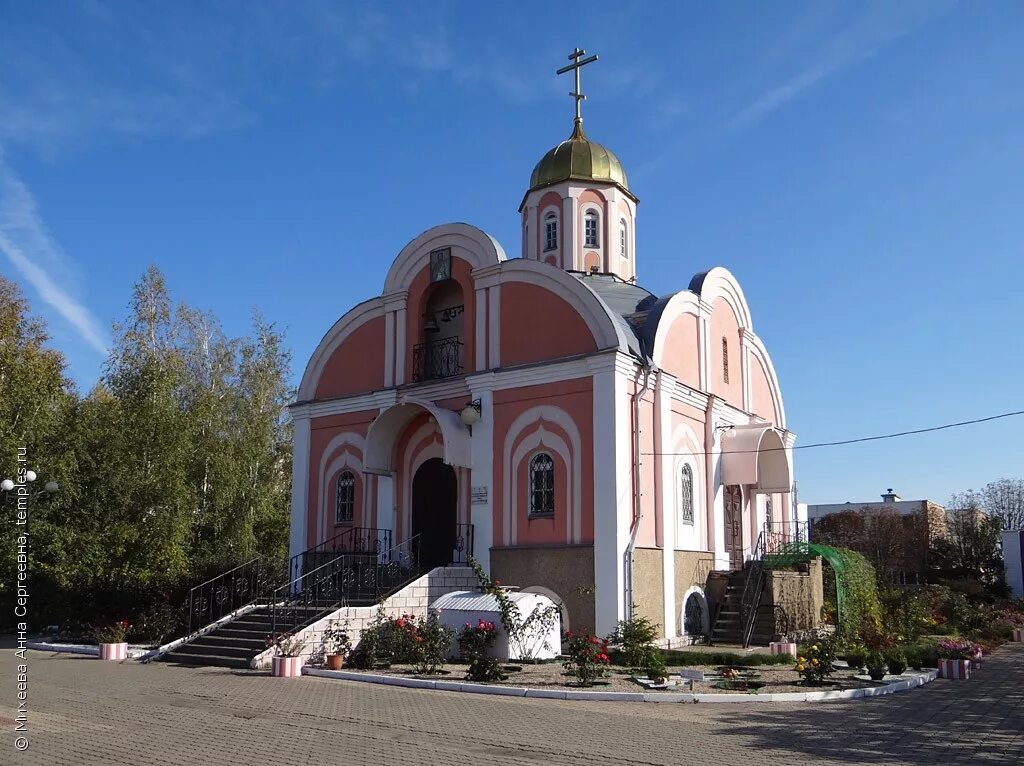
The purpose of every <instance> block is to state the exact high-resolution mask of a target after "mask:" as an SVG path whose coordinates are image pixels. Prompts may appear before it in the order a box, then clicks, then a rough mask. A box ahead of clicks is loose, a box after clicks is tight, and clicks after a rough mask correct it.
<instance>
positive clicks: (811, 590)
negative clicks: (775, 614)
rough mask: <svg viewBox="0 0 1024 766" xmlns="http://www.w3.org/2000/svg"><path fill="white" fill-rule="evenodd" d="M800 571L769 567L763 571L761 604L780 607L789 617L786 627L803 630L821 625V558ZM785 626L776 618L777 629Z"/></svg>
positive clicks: (822, 591)
mask: <svg viewBox="0 0 1024 766" xmlns="http://www.w3.org/2000/svg"><path fill="white" fill-rule="evenodd" d="M801 570H802V571H792V570H786V569H769V570H767V571H766V572H765V585H764V594H763V596H762V600H761V603H762V605H766V606H774V605H779V606H781V607H782V608H783V609H784V610H785V612H786V616H787V617H788V618H789V625H788V628H789V630H790V631H791V632H792V631H806V630H813V629H815V628H819V627H821V624H822V621H821V609H822V607H823V606H824V604H825V590H824V583H823V581H822V564H821V559H820V558H816V559H814V560H813V561H811V562H810V563H809V564H806V565H804V566H803V567H801ZM783 627H784V626H782V625H781V624H779V621H776V632H781V631H782V629H783Z"/></svg>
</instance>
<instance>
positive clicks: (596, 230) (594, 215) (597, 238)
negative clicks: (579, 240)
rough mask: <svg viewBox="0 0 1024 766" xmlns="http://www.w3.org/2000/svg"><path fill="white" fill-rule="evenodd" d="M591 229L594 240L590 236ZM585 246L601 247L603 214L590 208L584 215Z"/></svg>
mask: <svg viewBox="0 0 1024 766" xmlns="http://www.w3.org/2000/svg"><path fill="white" fill-rule="evenodd" d="M591 224H592V225H591ZM591 229H593V235H594V236H593V238H591V236H590V235H591ZM583 246H584V247H593V248H599V247H601V214H600V213H598V212H597V211H596V210H595V209H594V208H588V209H587V210H586V212H584V213H583Z"/></svg>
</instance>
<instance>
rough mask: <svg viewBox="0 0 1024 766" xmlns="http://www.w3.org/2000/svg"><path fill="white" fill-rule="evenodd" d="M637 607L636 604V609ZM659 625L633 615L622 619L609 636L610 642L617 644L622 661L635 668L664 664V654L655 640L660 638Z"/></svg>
mask: <svg viewBox="0 0 1024 766" xmlns="http://www.w3.org/2000/svg"><path fill="white" fill-rule="evenodd" d="M635 609H636V607H635V606H634V610H635ZM658 627H659V625H658V624H657V623H655V622H652V621H651V620H649V619H648V618H646V617H631V618H630V619H628V620H620V621H619V623H618V624H617V625H616V626H615V630H613V631H612V633H611V635H609V636H608V643H610V644H617V645H618V647H619V650H618V654H619V656H620V657H621V659H622V663H623V664H624V665H627V666H629V667H633V668H642V667H648V666H655V667H656V666H657V665H658V663H659V662H660V663H662V664H664V661H665V660H664V656H663V655H662V652H661V650H660V649H658V647H656V646H654V642H655V641H656V640H657V638H658Z"/></svg>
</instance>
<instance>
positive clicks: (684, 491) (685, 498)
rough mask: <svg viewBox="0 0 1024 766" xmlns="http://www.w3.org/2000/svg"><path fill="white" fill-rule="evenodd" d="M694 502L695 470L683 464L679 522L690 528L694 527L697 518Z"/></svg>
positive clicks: (680, 482)
mask: <svg viewBox="0 0 1024 766" xmlns="http://www.w3.org/2000/svg"><path fill="white" fill-rule="evenodd" d="M693 501H694V492H693V468H691V467H690V464H689V463H683V467H682V468H681V469H680V470H679V521H680V523H682V524H685V525H686V526H690V527H692V526H693V525H694V517H695V516H696V513H695V510H694V507H693V505H694V503H693ZM687 511H689V513H687Z"/></svg>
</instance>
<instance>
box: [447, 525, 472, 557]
mask: <svg viewBox="0 0 1024 766" xmlns="http://www.w3.org/2000/svg"><path fill="white" fill-rule="evenodd" d="M472 555H473V525H472V524H456V525H455V548H454V550H452V563H453V564H468V563H469V557H470V556H472Z"/></svg>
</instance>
